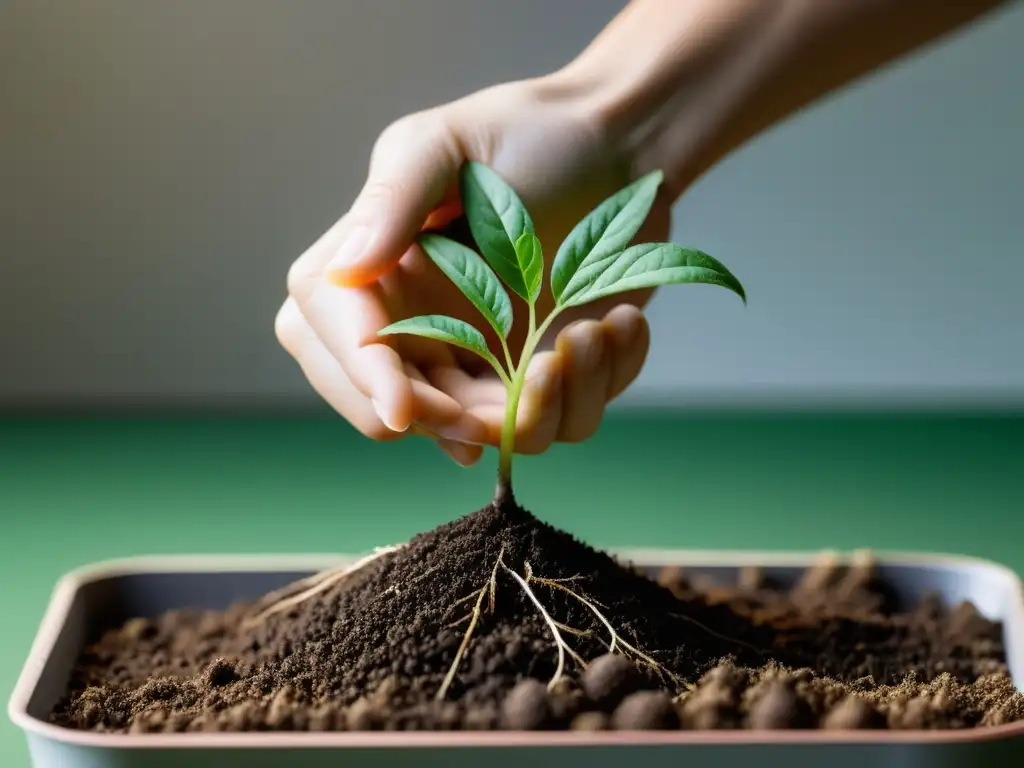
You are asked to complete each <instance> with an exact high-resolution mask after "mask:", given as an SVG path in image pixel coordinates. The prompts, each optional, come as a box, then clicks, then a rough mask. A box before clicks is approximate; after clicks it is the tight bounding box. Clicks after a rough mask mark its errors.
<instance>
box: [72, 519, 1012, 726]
mask: <svg viewBox="0 0 1024 768" xmlns="http://www.w3.org/2000/svg"><path fill="white" fill-rule="evenodd" d="M307 587H308V585H296V587H295V589H294V590H293V594H292V595H283V596H281V595H274V596H272V598H269V599H268V600H265V601H259V602H257V603H256V604H254V605H249V604H247V605H237V606H233V607H231V608H230V609H228V610H227V611H223V612H205V613H190V612H172V613H168V614H164V615H162V616H159V617H156V618H153V619H145V618H139V619H134V620H132V621H130V622H128V623H127V624H125V625H124V626H122V627H119V628H116V629H112V630H110V631H108V632H107V633H106V634H104V635H103V636H102V637H101V638H100V639H99V640H98V641H97V642H96V643H94V644H93V645H91V646H89V647H88V648H86V649H85V651H84V652H83V653H82V656H81V658H80V659H79V662H78V665H77V666H76V668H75V670H74V672H73V674H72V678H71V680H70V682H69V691H68V696H67V697H66V699H65V700H64V701H62V702H61V703H60V705H59V706H58V707H57V708H56V710H55V711H54V714H53V719H54V721H55V722H57V723H59V724H61V725H64V726H66V727H70V728H78V729H92V730H97V731H107V732H132V733H146V732H157V731H160V732H164V731H238V730H421V729H428V730H479V729H497V728H506V729H517V730H536V729H553V728H572V729H577V730H602V729H638V728H639V729H675V728H813V727H821V728H868V727H879V728H885V727H890V728H962V727H972V726H978V725H988V724H996V723H1001V722H1008V721H1011V720H1015V719H1019V718H1024V697H1022V696H1021V695H1020V694H1018V693H1016V692H1015V691H1014V688H1013V685H1012V684H1011V682H1010V679H1009V676H1008V674H1007V670H1006V666H1005V658H1004V655H1005V654H1004V648H1003V644H1002V629H1001V627H1000V626H999V625H998V624H996V623H993V622H990V621H988V620H986V619H984V618H983V617H982V616H981V615H980V614H978V612H977V611H976V610H974V609H973V607H972V606H970V605H968V604H964V605H961V606H958V607H956V608H955V609H954V610H953V611H951V612H950V611H946V610H943V609H942V607H941V606H940V605H939V603H938V601H937V600H926V601H924V602H923V603H922V604H921V605H919V606H917V607H916V608H915V609H914V610H912V611H910V612H903V613H901V612H899V611H898V610H896V606H894V605H893V602H892V599H891V598H890V596H888V595H887V593H886V589H885V585H884V584H881V583H880V582H879V581H878V579H877V577H876V575H875V573H874V569H873V567H872V564H871V563H870V561H868V560H865V561H864V562H862V563H859V564H857V565H856V566H855V567H853V568H840V567H838V566H836V565H834V564H833V563H830V562H824V563H823V564H822V565H821V566H820V567H819V568H815V569H811V570H809V571H808V572H807V574H805V577H804V578H803V580H802V581H801V582H800V583H799V584H797V585H796V586H795V587H794V588H792V589H790V590H782V589H779V588H778V587H776V586H775V585H772V584H770V583H768V582H767V581H766V580H765V579H764V578H763V576H762V575H761V574H760V573H759V572H757V571H756V570H749V571H747V572H745V573H744V576H743V579H741V583H740V585H739V586H738V587H736V588H732V589H727V590H726V589H721V588H717V587H714V586H708V585H702V584H700V583H699V582H698V581H691V580H689V579H688V578H687V575H686V574H685V573H682V572H679V571H675V570H666V571H665V572H663V573H661V574H660V575H659V577H658V579H657V580H653V579H651V578H648V576H646V575H645V574H643V573H641V572H639V571H638V570H635V569H633V568H632V567H630V566H629V565H628V564H621V563H619V562H617V561H616V560H614V559H613V558H611V557H610V556H608V555H606V554H604V553H601V552H599V551H596V550H594V549H592V548H591V547H589V546H587V545H585V544H583V543H581V542H579V541H577V540H576V539H574V538H573V537H572V536H570V535H569V534H566V533H564V532H561V531H558V530H556V529H554V528H552V527H551V526H549V525H547V524H545V523H543V522H541V521H539V520H538V519H537V518H535V517H534V516H533V515H531V514H529V513H528V512H526V511H524V510H522V509H521V508H519V507H518V506H516V505H514V504H507V505H503V506H501V507H494V506H490V507H487V508H484V509H482V510H480V511H478V512H476V513H474V514H472V515H469V516H467V517H464V518H461V519H459V520H457V521H455V522H453V523H450V524H447V525H443V526H441V527H439V528H437V529H435V530H433V531H431V532H429V533H424V534H421V535H419V536H416V537H415V538H414V539H412V540H411V541H410V542H409V543H408V544H407V545H405V546H402V547H400V548H397V549H394V550H391V551H386V552H384V553H382V554H381V555H379V556H378V557H376V558H373V559H371V560H370V561H368V562H367V563H365V564H364V565H363V566H362V567H361V568H359V569H358V570H356V571H354V572H351V573H339V574H336V575H330V578H321V579H320V580H319V584H318V585H317V586H314V587H313V588H309V589H307ZM296 594H297V595H298V596H299V597H300V598H302V599H289V598H294V597H295V595H296ZM275 601H276V602H275ZM268 605H270V609H269V610H268Z"/></svg>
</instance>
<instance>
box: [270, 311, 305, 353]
mask: <svg viewBox="0 0 1024 768" xmlns="http://www.w3.org/2000/svg"><path fill="white" fill-rule="evenodd" d="M300 330H301V323H300V318H299V313H298V308H297V307H296V306H295V304H294V302H293V301H292V300H288V301H286V302H285V303H284V304H282V305H281V309H279V310H278V311H277V315H276V317H274V335H275V336H277V341H278V343H279V344H280V345H281V346H282V347H284V348H285V349H286V350H287V351H288V352H291V353H293V354H294V351H295V349H296V347H297V346H298V337H299V333H300Z"/></svg>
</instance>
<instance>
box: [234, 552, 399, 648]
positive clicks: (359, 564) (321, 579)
mask: <svg viewBox="0 0 1024 768" xmlns="http://www.w3.org/2000/svg"><path fill="white" fill-rule="evenodd" d="M404 546H405V545H404V544H396V545H394V546H388V547H377V548H376V549H375V550H374V551H373V552H372V553H371V554H369V555H367V556H366V557H362V558H360V559H359V560H357V561H356V562H354V563H350V564H349V565H342V566H339V567H337V568H331V569H328V570H326V571H321V572H320V573H315V574H313V575H312V576H309V577H307V578H305V579H300V580H298V581H295V582H292V583H291V584H289V585H288V586H286V587H283V588H282V589H279V590H277V591H276V592H271V593H270V594H269V595H267V596H266V597H265V598H264V600H263V602H269V603H270V605H269V606H268V607H267V608H265V609H263V610H262V611H260V612H259V613H258V614H256V615H255V616H253V617H251V618H249V619H247V620H246V621H245V622H244V623H243V626H244V627H246V628H250V627H253V626H255V625H257V624H259V623H261V622H263V621H265V620H266V619H267V618H269V617H270V616H273V615H274V614H276V613H280V612H281V611H287V610H289V609H291V608H294V607H296V606H298V605H301V604H302V603H304V602H306V601H307V600H309V599H311V598H313V597H316V596H317V595H319V594H321V593H323V592H326V591H327V590H328V589H330V588H331V587H333V586H335V585H336V584H340V583H341V582H343V581H344V580H345V579H347V578H348V577H350V576H353V575H354V574H356V573H357V572H359V571H361V570H362V569H363V568H365V567H366V566H367V565H369V564H370V563H372V562H374V561H376V560H378V559H380V558H381V557H384V555H389V554H391V553H392V552H397V551H398V550H399V549H401V548H402V547H404ZM297 589H299V590H302V591H301V592H299V593H298V594H294V593H295V590H297Z"/></svg>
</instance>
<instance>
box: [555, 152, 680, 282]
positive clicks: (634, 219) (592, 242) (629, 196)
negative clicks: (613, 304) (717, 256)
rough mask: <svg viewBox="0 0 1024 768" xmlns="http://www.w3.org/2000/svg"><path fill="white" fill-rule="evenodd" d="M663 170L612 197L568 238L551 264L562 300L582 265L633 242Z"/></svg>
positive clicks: (651, 202) (656, 189)
mask: <svg viewBox="0 0 1024 768" xmlns="http://www.w3.org/2000/svg"><path fill="white" fill-rule="evenodd" d="M663 179H664V174H663V173H662V172H661V171H652V172H651V173H648V174H647V175H646V176H644V177H642V178H641V179H639V180H637V181H635V182H633V183H632V184H630V185H629V186H628V187H625V188H623V189H621V190H619V191H618V192H616V193H615V194H614V195H612V196H611V197H609V198H608V199H607V200H605V201H604V202H603V203H601V204H600V205H599V206H597V207H596V208H595V209H594V210H592V211H591V212H590V213H589V214H587V215H586V216H585V217H584V218H583V220H582V221H580V223H579V224H577V225H576V226H575V227H573V230H572V232H570V233H569V236H568V237H566V238H565V240H564V241H563V242H562V244H561V245H560V246H559V248H558V253H556V254H555V260H554V262H553V263H552V265H551V294H552V296H554V298H555V301H559V300H560V299H561V298H562V296H563V294H564V292H565V289H566V287H567V286H568V285H569V283H570V281H571V280H572V278H573V275H575V274H576V272H577V270H579V269H580V267H582V266H583V265H585V264H587V263H589V262H593V261H599V260H601V259H603V258H605V257H606V256H610V255H611V254H614V253H619V252H620V251H622V249H624V248H625V247H626V246H628V245H629V244H630V242H631V241H632V240H633V238H634V237H635V236H636V233H637V232H638V231H639V230H640V227H641V226H643V223H644V221H645V220H646V219H647V215H648V214H649V213H650V212H651V206H652V205H654V199H655V196H656V195H657V194H658V187H659V186H661V182H662V180H663Z"/></svg>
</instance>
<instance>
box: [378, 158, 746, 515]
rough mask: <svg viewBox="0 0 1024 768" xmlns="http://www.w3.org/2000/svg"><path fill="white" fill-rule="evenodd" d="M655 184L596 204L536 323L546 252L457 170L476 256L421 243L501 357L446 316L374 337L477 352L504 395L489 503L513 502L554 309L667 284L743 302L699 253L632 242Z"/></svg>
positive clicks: (519, 216) (641, 184)
mask: <svg viewBox="0 0 1024 768" xmlns="http://www.w3.org/2000/svg"><path fill="white" fill-rule="evenodd" d="M662 180H663V174H662V172H661V171H653V172H651V173H649V174H647V175H646V176H644V177H642V178H641V179H639V180H637V181H635V182H633V183H632V184H630V185H629V186H627V187H625V188H624V189H622V190H620V191H619V192H617V193H615V194H614V195H612V196H611V197H609V198H608V199H607V200H605V201H604V202H603V203H601V204H600V205H598V206H597V207H596V208H595V209H594V210H593V211H591V212H590V213H589V214H588V215H587V216H586V217H584V219H583V220H582V221H580V222H579V223H578V224H577V225H576V226H575V228H573V230H572V232H570V233H569V235H568V237H566V239H565V240H564V242H562V244H561V246H559V248H558V251H557V253H556V254H555V258H554V261H553V262H552V265H551V275H550V280H549V288H550V290H551V295H552V297H553V298H554V300H555V303H554V308H553V309H552V310H551V312H549V313H548V315H547V317H544V318H538V317H537V299H538V298H539V297H540V293H541V289H542V287H543V283H544V274H545V269H544V254H543V252H542V249H541V243H540V240H539V239H538V238H537V235H536V234H535V233H534V226H533V220H532V219H531V217H530V214H529V212H528V211H527V210H526V208H525V206H524V205H523V203H522V201H521V200H520V199H519V196H518V195H517V194H516V192H515V190H514V189H512V187H510V186H509V185H508V184H507V183H506V182H505V181H504V180H503V179H502V178H501V177H500V176H499V175H498V174H497V173H495V172H494V171H493V170H491V169H490V168H488V167H487V166H486V165H483V164H481V163H476V162H471V163H467V164H466V165H464V166H463V168H462V172H461V194H462V206H463V210H464V213H465V216H466V220H467V222H468V224H469V228H470V231H471V232H472V234H473V239H474V240H475V241H476V245H477V247H478V248H479V249H480V253H479V254H478V253H477V252H476V251H474V250H473V249H471V248H468V247H466V246H464V245H462V244H461V243H458V242H456V241H454V240H451V239H449V238H447V237H444V236H442V235H438V234H432V233H431V234H424V235H421V236H420V237H419V245H420V247H421V248H422V249H423V251H424V252H425V253H426V254H427V256H428V257H429V258H430V259H431V260H432V261H433V262H434V263H435V264H436V265H437V266H438V267H439V268H440V269H441V271H442V272H444V273H445V274H446V275H447V276H448V278H449V279H450V280H451V281H452V282H453V283H455V285H456V286H458V288H459V290H460V291H462V293H463V294H465V296H466V298H467V299H469V301H470V302H471V303H472V304H473V306H474V307H476V309H477V310H479V312H480V314H481V315H482V316H483V319H484V320H486V321H487V323H488V324H489V325H490V326H491V328H493V329H494V331H495V333H496V334H497V336H498V339H499V342H500V345H501V348H500V350H499V354H495V352H493V351H492V350H491V349H490V348H489V347H488V345H487V341H486V339H485V338H484V335H483V334H482V333H481V332H480V331H479V330H478V329H477V328H475V327H474V326H472V325H470V324H469V323H467V322H465V321H463V320H458V319H456V318H454V317H448V316H446V315H423V316H419V317H412V318H409V319H407V320H400V321H398V322H396V323H392V324H391V325H389V326H387V327H386V328H384V329H383V330H381V331H380V335H382V336H388V335H393V334H411V335H414V336H422V337H425V338H429V339H436V340H438V341H444V342H447V343H449V344H453V345H455V346H457V347H461V348H463V349H467V350H469V351H470V352H473V353H475V354H477V355H479V356H480V357H482V358H483V359H484V360H486V361H487V363H488V364H490V366H491V367H492V368H493V369H494V371H495V372H496V373H497V375H498V378H499V379H501V381H502V383H503V384H504V385H505V388H506V392H507V398H506V410H505V419H504V423H503V425H502V431H501V440H500V444H499V457H498V484H497V488H496V491H495V503H499V504H500V503H503V502H505V501H509V500H511V499H512V457H513V454H514V453H515V430H516V419H517V416H518V411H519V399H520V397H521V396H522V392H523V385H524V383H525V382H526V371H527V369H528V367H529V365H530V360H531V359H532V357H533V353H534V351H535V350H536V349H537V345H538V344H539V343H540V341H541V339H542V338H543V337H544V334H545V333H546V332H547V331H548V329H549V328H550V327H551V324H552V323H553V322H554V321H555V319H556V318H557V317H558V316H559V315H560V314H561V313H562V312H564V311H565V310H567V309H569V308H570V307H579V306H582V305H584V304H589V303H591V302H593V301H597V300H598V299H601V298H604V297H606V296H612V295H614V294H618V293H624V292H626V291H635V290H639V289H644V288H654V287H657V286H661V285H668V284H670V283H707V284H710V285H719V286H722V287H723V288H728V289H729V290H731V291H733V292H734V293H736V294H738V295H739V297H740V298H741V299H743V300H744V302H745V301H746V294H745V292H744V289H743V286H742V285H741V284H740V281H739V280H737V279H736V277H735V276H733V274H732V273H731V272H730V271H729V270H728V269H726V268H725V266H723V265H722V264H721V263H719V262H718V261H717V260H715V259H714V258H712V257H711V256H709V255H707V254H706V253H704V252H703V251H699V250H697V249H695V248H687V247H684V246H681V245H676V244H674V243H641V244H632V241H633V238H634V237H635V236H636V234H637V232H638V231H639V230H640V227H641V225H642V224H643V223H644V221H645V220H646V218H647V216H648V214H649V213H650V210H651V206H652V205H653V204H654V199H655V195H656V194H657V191H658V187H659V186H660V185H661V182H662ZM502 281H504V284H505V286H508V288H510V289H511V290H512V292H513V293H514V294H516V296H517V297H518V298H519V299H521V300H522V301H524V302H526V304H527V307H528V310H529V312H528V322H529V329H528V333H527V335H526V341H525V342H524V344H523V348H522V351H521V353H520V355H519V359H518V362H516V361H514V360H513V358H512V353H511V350H510V349H509V346H508V335H509V331H510V330H511V329H512V317H513V312H512V300H511V299H510V298H509V295H508V293H507V292H506V290H505V287H504V286H503V285H502Z"/></svg>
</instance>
